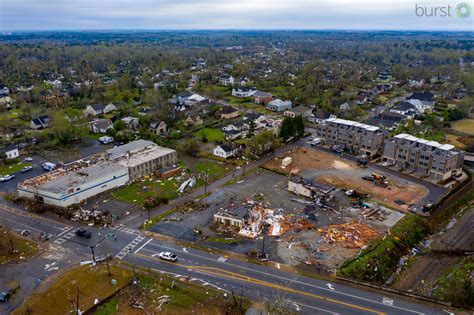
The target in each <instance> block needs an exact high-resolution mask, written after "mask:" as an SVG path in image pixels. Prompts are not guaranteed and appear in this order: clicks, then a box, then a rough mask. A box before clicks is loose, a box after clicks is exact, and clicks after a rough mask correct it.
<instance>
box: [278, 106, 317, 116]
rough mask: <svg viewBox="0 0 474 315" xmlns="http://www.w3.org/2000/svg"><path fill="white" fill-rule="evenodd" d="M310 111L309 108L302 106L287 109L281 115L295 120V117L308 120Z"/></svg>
mask: <svg viewBox="0 0 474 315" xmlns="http://www.w3.org/2000/svg"><path fill="white" fill-rule="evenodd" d="M311 114H312V110H311V108H309V107H306V106H304V105H300V106H296V107H294V108H292V109H289V110H287V111H285V112H284V113H283V115H285V116H287V117H291V118H295V117H296V116H301V117H303V118H308V117H309V116H311Z"/></svg>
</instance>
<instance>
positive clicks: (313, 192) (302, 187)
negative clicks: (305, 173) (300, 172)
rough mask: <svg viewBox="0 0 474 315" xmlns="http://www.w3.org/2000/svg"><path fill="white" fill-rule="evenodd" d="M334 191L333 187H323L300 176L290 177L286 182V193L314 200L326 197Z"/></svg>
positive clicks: (323, 185)
mask: <svg viewBox="0 0 474 315" xmlns="http://www.w3.org/2000/svg"><path fill="white" fill-rule="evenodd" d="M335 189H336V187H335V186H329V185H325V184H322V183H319V182H317V181H314V180H312V179H307V178H303V177H300V176H292V177H291V178H290V179H289V180H288V191H291V192H292V193H295V194H297V195H298V196H305V197H308V198H316V197H318V196H321V195H322V196H327V195H329V193H331V191H333V190H335Z"/></svg>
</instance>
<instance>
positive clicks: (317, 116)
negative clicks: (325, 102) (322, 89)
mask: <svg viewBox="0 0 474 315" xmlns="http://www.w3.org/2000/svg"><path fill="white" fill-rule="evenodd" d="M335 117H336V116H334V115H333V114H331V113H330V112H327V111H325V110H324V109H322V108H314V109H313V112H312V114H311V115H310V116H309V118H308V120H309V121H310V122H313V123H316V124H318V123H322V122H324V121H325V120H326V119H328V118H335Z"/></svg>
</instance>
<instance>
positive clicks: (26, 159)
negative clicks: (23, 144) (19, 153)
mask: <svg viewBox="0 0 474 315" xmlns="http://www.w3.org/2000/svg"><path fill="white" fill-rule="evenodd" d="M24 161H25V162H32V161H33V158H32V157H31V156H27V157H26V158H25V160H24Z"/></svg>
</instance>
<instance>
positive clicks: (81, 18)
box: [0, 0, 474, 31]
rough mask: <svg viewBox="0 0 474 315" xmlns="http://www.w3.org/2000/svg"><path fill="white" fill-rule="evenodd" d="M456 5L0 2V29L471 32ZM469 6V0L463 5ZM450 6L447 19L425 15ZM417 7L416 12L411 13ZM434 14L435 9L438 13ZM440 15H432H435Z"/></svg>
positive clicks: (403, 0)
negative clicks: (435, 8)
mask: <svg viewBox="0 0 474 315" xmlns="http://www.w3.org/2000/svg"><path fill="white" fill-rule="evenodd" d="M462 1H463V0H458V1H451V2H450V1H449V0H448V1H436V0H424V1H413V0H325V1H320V0H0V30H3V31H6V30H82V29H157V30H160V29H362V30H368V29H377V30H464V31H473V30H474V19H473V13H474V12H472V13H471V15H470V16H469V17H467V18H460V17H459V16H458V15H457V14H456V7H457V5H458V4H459V3H460V2H462ZM466 2H467V3H468V4H469V5H470V6H471V8H472V7H473V5H472V2H473V1H472V0H467V1H466ZM448 5H449V6H450V9H449V13H450V15H451V16H446V17H442V16H438V17H432V16H431V17H426V16H417V14H418V15H423V13H424V12H428V13H430V12H432V11H433V10H434V7H445V11H446V10H447V6H448ZM417 7H418V9H416V8H417ZM438 10H439V9H438ZM441 14H442V12H441V11H438V15H441Z"/></svg>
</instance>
